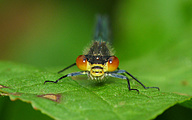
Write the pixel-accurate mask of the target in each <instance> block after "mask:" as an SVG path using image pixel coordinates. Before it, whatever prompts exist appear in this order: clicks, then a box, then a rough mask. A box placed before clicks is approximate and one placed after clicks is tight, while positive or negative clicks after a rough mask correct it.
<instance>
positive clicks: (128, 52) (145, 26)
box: [0, 0, 192, 120]
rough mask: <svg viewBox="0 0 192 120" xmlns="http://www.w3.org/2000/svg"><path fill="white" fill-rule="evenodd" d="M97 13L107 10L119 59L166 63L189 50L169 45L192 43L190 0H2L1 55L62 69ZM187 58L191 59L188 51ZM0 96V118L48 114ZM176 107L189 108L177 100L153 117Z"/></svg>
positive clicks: (88, 36) (84, 41) (86, 39)
mask: <svg viewBox="0 0 192 120" xmlns="http://www.w3.org/2000/svg"><path fill="white" fill-rule="evenodd" d="M97 14H104V15H108V16H109V18H110V20H111V21H110V22H111V25H112V26H111V28H112V33H113V34H112V38H113V47H114V49H115V50H116V56H118V57H119V59H120V62H122V63H123V62H126V61H132V60H134V59H139V58H141V57H143V56H145V55H148V54H151V53H153V54H154V55H157V56H159V58H160V59H163V60H162V61H165V63H166V60H167V59H168V60H169V59H172V58H174V59H178V57H179V58H180V57H183V56H184V55H188V56H189V54H191V50H188V48H182V49H184V50H183V51H186V52H183V51H179V50H178V51H177V53H178V54H179V55H181V56H177V54H170V53H171V52H169V50H170V51H171V50H175V49H173V47H172V45H177V44H178V45H179V44H184V45H185V44H189V43H192V42H191V41H192V1H191V0H166V1H162V0H140V1H135V0H122V1H118V0H54V1H53V0H46V1H45V0H41V1H39V0H31V1H30V0H28V1H25V0H9V1H5V0H1V1H0V60H5V61H7V60H8V61H14V62H18V63H24V64H29V65H33V66H37V67H40V68H55V67H56V68H60V69H62V68H64V67H66V66H67V65H70V64H72V63H74V62H75V60H76V57H77V56H78V55H80V54H82V52H83V49H84V48H85V47H86V46H87V45H89V44H90V41H91V40H92V38H93V32H94V24H95V16H96V15H97ZM169 48H170V49H169ZM159 53H163V55H159ZM182 55H183V56H182ZM170 56H173V57H170ZM186 59H189V60H188V61H189V63H190V64H191V60H192V59H191V57H188V58H186ZM153 64H155V62H153ZM122 66H123V64H121V63H120V67H122ZM58 70H59V69H57V70H56V71H55V72H57V71H58ZM0 100H1V104H0V107H1V108H0V111H1V112H0V116H3V117H4V118H3V120H6V119H7V120H10V119H26V116H27V117H28V116H29V117H30V118H31V119H34V118H35V119H37V118H39V119H43V117H45V118H44V119H48V118H47V116H45V115H42V114H40V112H39V111H34V110H33V109H32V107H31V106H30V105H29V104H27V103H22V102H19V101H16V102H14V103H15V104H14V105H13V102H10V101H9V100H8V98H6V97H0ZM10 104H11V105H10ZM18 108H19V109H18ZM178 108H179V109H178ZM174 109H175V110H174ZM28 110H29V111H28ZM179 110H180V111H179ZM32 111H33V112H32ZM181 111H186V112H182V114H180V115H181V116H180V117H183V116H185V117H186V116H187V117H188V115H189V114H187V113H188V112H189V109H186V108H184V107H181V106H179V105H178V106H176V108H171V109H170V110H168V111H166V112H165V113H164V114H163V115H161V116H159V117H158V119H164V117H165V118H169V119H170V118H179V117H173V116H174V115H176V116H178V115H179V114H178V113H181ZM6 112H7V113H6ZM17 112H20V113H23V114H22V115H21V114H19V113H18V114H17ZM167 112H168V114H167ZM190 112H191V111H190ZM24 113H25V114H26V116H24ZM186 114H187V115H186ZM37 116H39V117H37Z"/></svg>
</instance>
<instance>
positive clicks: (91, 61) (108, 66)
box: [76, 42, 119, 80]
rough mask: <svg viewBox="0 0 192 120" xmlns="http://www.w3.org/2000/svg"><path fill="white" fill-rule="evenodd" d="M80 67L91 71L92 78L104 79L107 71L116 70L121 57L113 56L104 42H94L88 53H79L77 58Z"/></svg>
mask: <svg viewBox="0 0 192 120" xmlns="http://www.w3.org/2000/svg"><path fill="white" fill-rule="evenodd" d="M76 65H77V67H78V68H79V69H81V70H83V71H88V72H89V77H90V78H91V79H93V80H94V79H103V78H104V76H105V73H106V72H112V71H115V70H116V69H117V68H118V66H119V59H118V58H117V57H116V56H111V55H110V51H109V49H108V47H107V46H106V44H104V43H102V42H101V43H100V44H98V43H94V44H93V46H92V47H91V48H90V50H89V52H88V53H87V54H86V55H79V56H78V57H77V59H76Z"/></svg>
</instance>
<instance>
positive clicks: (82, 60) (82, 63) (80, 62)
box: [76, 55, 87, 70]
mask: <svg viewBox="0 0 192 120" xmlns="http://www.w3.org/2000/svg"><path fill="white" fill-rule="evenodd" d="M76 65H77V67H78V68H79V69H80V70H87V59H86V57H85V56H84V55H79V56H78V57H77V59H76Z"/></svg>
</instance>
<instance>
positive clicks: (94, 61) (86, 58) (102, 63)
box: [44, 16, 159, 93]
mask: <svg viewBox="0 0 192 120" xmlns="http://www.w3.org/2000/svg"><path fill="white" fill-rule="evenodd" d="M109 34H110V31H109V23H108V18H107V17H106V16H97V24H96V30H95V35H94V41H93V43H92V46H91V47H90V49H89V50H88V51H85V52H84V54H83V55H79V56H78V57H77V59H76V63H73V64H72V65H70V66H68V67H66V68H64V69H63V70H61V71H59V72H58V73H61V72H63V71H65V70H67V69H68V68H71V67H72V66H75V65H77V67H78V68H79V69H80V70H82V71H80V72H74V73H69V74H66V75H64V76H62V77H60V78H59V79H57V80H56V81H49V80H47V81H45V82H44V84H45V83H47V82H52V83H57V82H58V81H60V80H61V79H63V78H66V77H70V76H78V75H88V77H89V78H90V79H92V80H94V81H98V82H101V81H103V79H104V77H106V76H109V77H114V78H120V79H125V80H127V83H128V89H129V90H136V91H137V92H138V93H139V90H138V89H132V88H131V86H130V82H129V78H128V77H127V76H126V75H128V76H130V77H132V78H133V79H134V80H136V81H137V82H138V83H140V84H141V85H142V86H143V87H144V88H145V89H148V88H156V89H158V90H159V87H146V86H145V85H144V84H143V83H141V82H140V81H139V80H138V79H136V78H135V77H134V76H133V75H131V74H130V73H129V72H127V71H126V70H120V69H119V67H118V66H119V59H118V58H117V57H116V56H114V54H113V53H112V52H111V47H110V45H109V44H108V41H109V40H108V39H109V36H110V35H109ZM120 74H121V75H120Z"/></svg>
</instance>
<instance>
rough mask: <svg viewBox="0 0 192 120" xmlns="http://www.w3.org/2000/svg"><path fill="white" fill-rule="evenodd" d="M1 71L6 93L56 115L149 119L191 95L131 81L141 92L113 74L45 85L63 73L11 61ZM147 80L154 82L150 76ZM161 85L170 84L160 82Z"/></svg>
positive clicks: (78, 119)
mask: <svg viewBox="0 0 192 120" xmlns="http://www.w3.org/2000/svg"><path fill="white" fill-rule="evenodd" d="M0 74H1V75H0V85H1V87H0V92H1V94H2V95H9V96H10V98H11V99H12V100H15V99H20V100H22V101H25V102H29V103H31V104H32V106H33V107H34V108H35V109H39V110H40V111H41V112H42V113H45V114H47V115H49V116H51V117H52V118H54V119H66V118H67V119H73V120H74V119H77V120H81V119H92V120H94V119H117V120H125V119H136V120H138V119H142V120H143V119H146V120H147V119H153V118H155V117H156V116H157V115H159V114H161V113H162V112H163V111H165V110H166V109H168V108H169V107H171V106H173V105H175V104H177V103H181V102H183V101H186V100H189V99H190V98H191V97H190V96H187V95H182V94H176V93H172V92H164V90H162V91H158V90H156V89H148V90H145V89H143V88H142V87H141V86H140V85H139V84H137V83H136V82H134V81H131V87H133V88H137V89H139V90H140V94H138V93H137V92H135V91H128V89H127V82H126V81H125V80H120V79H112V78H108V79H107V81H106V82H104V83H100V84H98V83H93V82H91V81H88V80H81V79H82V78H81V77H74V78H73V79H77V80H73V79H72V78H65V79H63V80H61V81H59V82H58V83H57V84H54V83H46V84H45V85H44V84H43V82H44V81H45V80H56V79H58V78H59V77H60V76H62V75H58V74H53V73H50V72H46V71H45V70H40V69H37V68H34V67H31V66H27V65H20V64H15V63H10V62H0ZM143 78H144V77H143ZM83 79H84V78H83ZM145 83H146V84H145ZM144 84H145V85H147V86H149V85H150V86H153V85H154V84H153V82H149V80H146V81H145V82H144ZM158 86H161V87H163V86H166V84H165V83H163V82H160V84H158ZM161 87H160V88H161Z"/></svg>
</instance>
